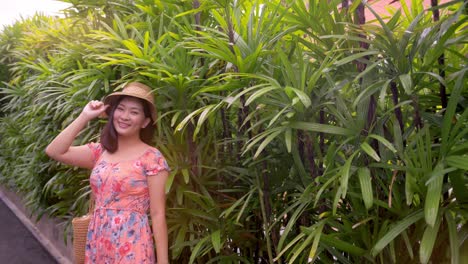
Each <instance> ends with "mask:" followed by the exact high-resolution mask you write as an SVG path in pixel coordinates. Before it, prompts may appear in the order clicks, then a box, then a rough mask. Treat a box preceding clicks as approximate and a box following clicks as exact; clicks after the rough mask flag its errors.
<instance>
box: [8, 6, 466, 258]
mask: <svg viewBox="0 0 468 264" xmlns="http://www.w3.org/2000/svg"><path fill="white" fill-rule="evenodd" d="M67 2H71V3H72V4H73V6H72V7H71V8H70V9H69V10H67V11H66V12H67V15H68V17H67V18H55V19H52V18H47V17H36V18H33V19H31V20H25V21H22V22H18V23H17V24H15V25H13V26H11V27H7V28H6V29H5V30H4V32H3V33H2V34H0V53H1V54H2V59H1V60H0V63H1V64H2V67H3V68H5V69H8V71H9V75H8V76H7V77H6V80H5V82H4V84H3V87H2V88H1V96H2V97H1V104H0V106H1V107H2V108H1V109H2V110H1V111H2V116H1V119H2V124H3V126H2V127H1V128H0V135H1V139H0V140H1V145H0V148H1V149H0V150H1V153H2V154H1V155H0V172H1V177H0V180H1V182H2V183H3V184H7V185H8V186H9V187H12V188H14V189H15V190H18V191H21V192H24V193H25V194H26V201H27V203H28V204H29V205H31V206H32V208H34V209H35V211H37V212H38V213H39V215H42V214H44V213H47V214H50V215H54V216H57V217H61V218H63V219H65V220H70V219H71V217H72V216H73V215H74V214H77V213H80V212H83V211H84V210H86V205H87V194H88V192H89V188H88V187H87V175H88V173H89V172H87V171H83V170H78V169H76V168H70V167H66V166H62V165H59V164H57V163H56V162H53V161H50V160H49V159H47V158H46V157H45V155H44V153H43V148H44V147H45V145H46V144H47V143H48V142H49V141H50V140H51V139H52V138H53V137H54V136H55V135H56V134H57V133H58V131H59V130H61V129H62V128H63V127H64V126H66V125H67V124H68V123H69V122H70V120H72V119H73V118H74V117H75V116H76V115H77V114H78V112H79V111H80V109H81V108H82V107H83V105H84V104H85V103H86V102H87V101H88V100H91V99H95V98H102V97H103V96H104V95H105V94H107V93H109V92H111V91H113V90H118V89H120V87H121V85H122V84H123V83H125V82H127V81H131V80H139V81H142V82H145V83H147V84H149V85H150V86H151V87H153V88H154V92H155V94H156V97H155V98H156V102H157V105H158V110H159V116H158V120H157V122H158V123H157V124H158V125H157V131H156V134H155V140H156V145H157V147H158V148H159V149H160V150H161V151H162V153H163V154H164V155H165V157H166V158H167V160H168V162H169V164H170V166H171V168H172V171H171V174H170V177H169V181H168V183H167V186H166V187H167V188H166V191H167V194H168V201H167V208H168V209H167V210H168V211H167V217H168V226H169V236H170V244H171V249H170V250H171V257H172V260H173V261H174V263H310V262H313V263H336V262H339V263H355V262H365V263H389V262H393V263H415V262H421V263H429V262H430V261H432V262H434V263H435V262H437V263H443V262H448V261H450V262H451V263H462V262H463V261H464V260H466V256H465V255H463V254H464V251H463V250H462V249H463V248H466V247H467V246H468V243H466V241H465V239H464V237H465V236H464V234H465V233H466V231H467V229H466V225H465V223H466V220H467V218H468V215H467V207H466V205H467V202H468V196H467V193H468V192H467V188H468V187H467V173H466V171H467V170H468V167H467V166H466V164H468V156H467V155H466V150H467V148H468V143H467V133H468V129H467V128H466V127H467V123H468V111H467V110H466V98H467V95H468V94H467V90H466V80H467V75H466V71H467V66H466V65H467V64H466V62H467V60H466V56H465V55H466V53H467V45H466V38H467V36H468V35H467V34H466V29H467V27H466V23H467V16H466V13H465V11H464V10H465V8H466V6H464V5H466V4H464V3H463V1H453V2H450V3H447V4H444V5H440V6H438V7H433V9H428V10H424V7H423V5H422V3H419V1H412V5H411V7H409V6H407V5H406V4H405V3H402V5H403V8H402V11H399V10H394V11H392V12H393V13H392V16H391V17H389V18H382V17H380V16H379V14H377V13H375V12H374V11H373V9H372V6H366V5H363V4H362V3H361V2H360V1H352V2H349V3H348V1H346V3H345V1H341V0H340V1H338V0H336V1H319V0H311V1H300V0H297V1H279V0H278V1H276V0H275V1H263V0H258V1H253V2H252V1H245V0H240V1H227V0H224V1H219V0H206V1H200V0H194V1H192V2H190V1H182V2H181V3H179V4H176V3H175V2H174V1H170V0H167V1H166V0H161V1H144V0H137V1H132V4H131V5H126V4H124V3H125V2H126V1H113V2H108V1H81V0H80V1H67ZM435 8H437V10H438V11H439V12H440V16H439V20H436V21H434V20H433V19H432V12H433V11H434V10H435ZM364 9H368V10H370V11H371V12H374V15H375V17H376V19H375V20H373V21H369V22H368V23H366V21H363V20H362V18H363V17H362V14H363V13H362V12H363V10H364ZM356 13H357V14H358V15H357V16H356V17H357V18H360V19H361V20H360V21H359V22H356V21H355V16H354V14H356ZM69 25H71V26H69ZM442 55H443V57H444V60H445V64H443V63H438V61H440V58H441V56H442ZM442 72H443V74H442ZM441 86H443V87H444V89H445V91H446V94H445V95H440V94H439V91H441V90H440V87H441ZM444 98H446V100H445V99H444ZM444 100H445V101H446V105H445V103H443V102H444ZM101 125H102V122H101V121H97V122H93V123H91V124H90V125H89V126H88V127H87V128H86V129H85V130H84V131H83V132H82V133H81V135H80V137H79V139H78V140H77V143H84V142H88V141H90V140H97V135H98V131H99V129H100V127H101ZM66 223H69V222H66ZM446 241H448V243H447V242H446Z"/></svg>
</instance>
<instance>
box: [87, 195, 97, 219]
mask: <svg viewBox="0 0 468 264" xmlns="http://www.w3.org/2000/svg"><path fill="white" fill-rule="evenodd" d="M95 203H96V201H95V199H94V194H93V191H91V193H90V194H89V204H88V214H92V213H93V211H94V207H95Z"/></svg>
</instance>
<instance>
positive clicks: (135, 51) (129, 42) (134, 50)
mask: <svg viewBox="0 0 468 264" xmlns="http://www.w3.org/2000/svg"><path fill="white" fill-rule="evenodd" d="M122 44H124V45H125V47H127V49H129V50H130V52H132V53H133V55H135V56H136V57H137V58H143V53H142V52H141V50H140V48H139V47H138V46H137V45H136V43H135V40H133V39H129V40H123V41H122Z"/></svg>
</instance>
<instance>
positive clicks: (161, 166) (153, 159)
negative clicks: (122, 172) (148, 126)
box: [142, 146, 170, 174]
mask: <svg viewBox="0 0 468 264" xmlns="http://www.w3.org/2000/svg"><path fill="white" fill-rule="evenodd" d="M142 161H143V163H144V164H145V166H146V167H147V169H149V170H151V171H160V170H167V171H169V170H170V169H169V166H168V164H167V161H166V159H165V158H164V156H163V154H162V153H161V151H159V149H157V148H156V147H153V146H151V147H149V148H148V149H147V150H146V152H145V155H143V160H142ZM150 174H151V173H150Z"/></svg>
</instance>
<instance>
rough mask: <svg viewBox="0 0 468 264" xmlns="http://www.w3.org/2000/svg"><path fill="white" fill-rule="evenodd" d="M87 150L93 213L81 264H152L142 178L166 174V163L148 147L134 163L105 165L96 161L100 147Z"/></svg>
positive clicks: (146, 196) (146, 191)
mask: <svg viewBox="0 0 468 264" xmlns="http://www.w3.org/2000/svg"><path fill="white" fill-rule="evenodd" d="M88 146H89V148H90V149H91V151H92V153H93V160H94V162H95V164H94V168H93V171H92V172H91V177H90V183H91V189H92V192H93V194H94V197H95V209H94V213H93V215H92V217H91V221H90V224H89V228H88V235H87V242H86V257H85V263H98V264H105V263H106V264H107V263H109V264H110V263H132V264H133V263H155V256H154V246H153V238H152V233H151V229H150V225H149V221H148V214H147V212H148V209H149V205H150V199H149V191H148V184H147V181H146V177H148V176H151V175H155V174H157V173H158V172H160V171H162V170H167V171H169V167H168V165H167V162H166V160H165V159H164V157H163V156H162V155H161V152H159V150H157V149H156V148H153V147H151V148H149V149H148V150H146V151H145V152H144V153H143V154H142V155H141V156H140V157H139V158H137V159H135V160H129V161H122V162H115V163H114V162H106V161H104V160H100V156H101V154H102V153H103V148H102V145H101V144H98V143H90V144H88Z"/></svg>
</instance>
